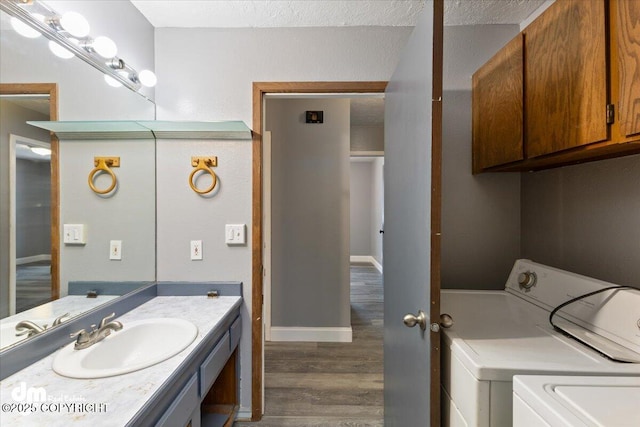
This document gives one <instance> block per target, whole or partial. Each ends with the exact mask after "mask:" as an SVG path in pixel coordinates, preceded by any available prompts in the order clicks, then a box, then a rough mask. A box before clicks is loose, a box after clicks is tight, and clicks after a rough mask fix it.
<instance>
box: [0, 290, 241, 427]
mask: <svg viewBox="0 0 640 427" xmlns="http://www.w3.org/2000/svg"><path fill="white" fill-rule="evenodd" d="M241 301H242V298H241V297H238V296H223V297H219V298H216V299H208V298H206V297H204V296H158V297H155V298H154V299H152V300H151V301H149V302H146V303H145V304H142V305H141V306H139V307H138V308H136V309H134V310H132V311H130V312H128V313H126V314H124V315H122V316H120V317H118V320H119V321H121V322H122V324H123V325H124V327H125V328H126V326H127V322H131V321H135V320H143V319H151V318H158V317H162V318H169V317H173V318H180V319H185V320H188V321H190V322H192V323H193V324H194V325H196V326H197V327H198V335H197V337H196V339H195V340H194V342H193V343H191V344H190V345H189V346H188V347H187V348H186V349H185V350H183V351H182V352H180V353H178V354H177V355H176V356H174V357H172V358H169V359H167V360H165V361H163V362H161V363H158V364H156V365H153V366H150V367H148V368H146V369H142V370H139V371H136V372H131V373H129V374H125V375H118V376H114V377H108V378H99V379H73V378H66V377H62V376H60V375H58V374H56V373H55V372H54V371H53V369H52V368H51V365H52V362H53V358H54V357H55V355H56V354H57V352H55V353H53V354H51V355H50V356H47V357H45V358H44V359H42V360H40V361H38V362H36V363H34V364H32V365H30V366H28V367H27V368H25V369H23V370H21V371H19V372H17V373H16V374H14V375H12V376H10V377H8V378H5V379H4V380H3V381H2V382H0V402H1V403H2V411H1V412H0V421H1V422H0V424H2V425H3V426H18V425H19V426H43V425H46V426H50V427H54V426H69V425H78V426H84V425H87V426H88V425H93V426H104V425H109V426H124V425H126V424H127V423H128V422H129V420H131V419H132V418H133V417H134V415H135V414H136V413H137V412H138V411H139V410H140V409H141V408H142V407H143V406H144V404H145V403H146V402H147V401H148V400H149V399H150V398H151V397H152V396H153V395H154V393H156V392H157V391H158V390H160V389H161V388H162V386H163V384H164V383H165V381H167V380H168V378H169V377H170V376H171V374H172V373H173V372H174V371H175V370H176V368H178V367H179V366H180V364H181V363H182V362H183V361H184V360H185V359H187V358H188V357H189V356H190V355H191V354H192V352H194V350H195V349H196V348H197V346H198V345H199V344H200V343H201V341H202V340H203V338H204V337H205V336H206V335H208V334H209V333H210V332H212V331H213V330H215V329H216V328H217V327H219V326H220V324H221V323H222V321H223V319H224V318H225V316H226V315H227V314H228V313H229V312H231V311H232V310H234V309H236V308H237V307H239V306H240V304H241ZM70 342H71V341H70ZM38 388H41V389H43V390H44V392H45V393H46V399H44V400H38V399H36V401H34V402H32V403H31V404H27V403H28V401H27V399H26V398H24V395H25V394H26V395H28V394H29V392H30V391H31V392H32V393H33V391H34V389H38ZM33 408H35V411H33V412H32V409H33ZM20 410H22V411H23V412H20ZM24 411H27V412H28V413H25V412H24Z"/></svg>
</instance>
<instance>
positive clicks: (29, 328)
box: [16, 313, 69, 337]
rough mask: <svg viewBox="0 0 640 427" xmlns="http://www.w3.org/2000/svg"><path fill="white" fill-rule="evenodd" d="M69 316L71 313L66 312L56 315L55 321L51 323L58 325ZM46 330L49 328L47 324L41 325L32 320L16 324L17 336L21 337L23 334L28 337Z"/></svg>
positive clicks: (52, 325)
mask: <svg viewBox="0 0 640 427" xmlns="http://www.w3.org/2000/svg"><path fill="white" fill-rule="evenodd" d="M68 316H69V313H65V314H63V315H62V316H58V317H56V318H55V320H54V321H53V323H52V324H51V327H54V326H58V325H59V324H61V323H62V319H64V318H65V317H68ZM46 330H47V325H42V326H40V325H37V324H36V323H34V322H32V321H31V320H23V321H22V322H20V323H18V324H17V325H16V336H17V337H20V336H22V335H27V337H32V336H34V335H37V334H39V333H42V332H44V331H46Z"/></svg>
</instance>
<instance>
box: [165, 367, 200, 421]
mask: <svg viewBox="0 0 640 427" xmlns="http://www.w3.org/2000/svg"><path fill="white" fill-rule="evenodd" d="M199 406H200V399H199V398H198V377H197V375H195V374H194V375H193V376H192V377H191V379H190V380H189V382H188V383H187V385H186V386H184V388H183V389H182V391H181V392H180V394H178V397H176V399H175V400H174V401H173V403H172V404H171V406H169V409H167V410H166V412H165V413H164V414H163V415H162V418H160V421H158V423H157V424H156V427H161V426H162V427H164V426H166V427H175V426H183V425H186V424H187V422H189V420H190V419H191V416H192V415H193V414H194V411H195V410H196V409H197V408H198V407H199Z"/></svg>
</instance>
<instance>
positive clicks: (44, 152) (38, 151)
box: [30, 147, 51, 156]
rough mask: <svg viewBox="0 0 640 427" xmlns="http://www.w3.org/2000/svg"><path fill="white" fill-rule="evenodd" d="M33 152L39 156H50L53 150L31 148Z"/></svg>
mask: <svg viewBox="0 0 640 427" xmlns="http://www.w3.org/2000/svg"><path fill="white" fill-rule="evenodd" d="M30 149H31V151H33V152H34V153H36V154H37V155H39V156H50V155H51V150H50V149H48V148H44V147H30Z"/></svg>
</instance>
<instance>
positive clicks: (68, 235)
mask: <svg viewBox="0 0 640 427" xmlns="http://www.w3.org/2000/svg"><path fill="white" fill-rule="evenodd" d="M63 234H64V235H63V238H62V241H63V242H64V244H65V245H85V244H86V243H87V241H86V236H85V226H84V224H64V226H63Z"/></svg>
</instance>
